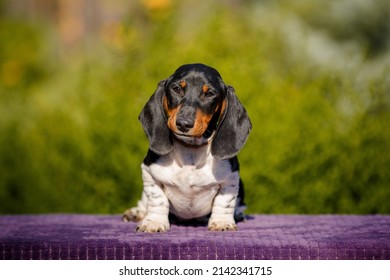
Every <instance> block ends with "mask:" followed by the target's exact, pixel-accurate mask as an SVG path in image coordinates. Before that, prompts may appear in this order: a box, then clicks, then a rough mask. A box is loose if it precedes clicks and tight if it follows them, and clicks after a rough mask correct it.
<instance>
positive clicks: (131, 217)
mask: <svg viewBox="0 0 390 280" xmlns="http://www.w3.org/2000/svg"><path fill="white" fill-rule="evenodd" d="M144 217H145V211H143V210H141V209H140V208H139V207H133V208H130V209H127V210H126V211H125V213H123V216H122V221H124V222H139V221H141V220H142V219H143V218H144Z"/></svg>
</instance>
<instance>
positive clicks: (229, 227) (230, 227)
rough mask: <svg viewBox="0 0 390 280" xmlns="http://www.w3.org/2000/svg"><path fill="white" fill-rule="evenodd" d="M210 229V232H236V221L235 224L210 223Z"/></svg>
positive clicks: (226, 222) (225, 222)
mask: <svg viewBox="0 0 390 280" xmlns="http://www.w3.org/2000/svg"><path fill="white" fill-rule="evenodd" d="M208 227H209V230H210V231H236V230H237V225H236V223H235V222H234V221H233V222H229V221H210V222H209V226H208Z"/></svg>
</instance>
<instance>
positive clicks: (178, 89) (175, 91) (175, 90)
mask: <svg viewBox="0 0 390 280" xmlns="http://www.w3.org/2000/svg"><path fill="white" fill-rule="evenodd" d="M172 91H173V92H174V93H177V94H180V93H181V91H182V88H181V87H179V86H173V87H172Z"/></svg>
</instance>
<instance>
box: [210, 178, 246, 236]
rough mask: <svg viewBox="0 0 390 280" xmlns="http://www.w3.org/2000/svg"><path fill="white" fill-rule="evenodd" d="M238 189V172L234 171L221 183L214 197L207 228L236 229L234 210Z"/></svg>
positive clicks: (219, 229)
mask: <svg viewBox="0 0 390 280" xmlns="http://www.w3.org/2000/svg"><path fill="white" fill-rule="evenodd" d="M238 189H239V176H238V172H234V173H232V174H231V176H229V178H228V179H227V180H226V181H225V182H224V183H222V184H221V187H220V189H219V191H218V193H217V195H216V197H215V198H214V202H213V208H212V211H211V216H210V219H209V223H208V228H209V230H212V231H225V230H226V231H228V230H237V225H236V222H235V221H234V210H235V207H236V200H237V195H238Z"/></svg>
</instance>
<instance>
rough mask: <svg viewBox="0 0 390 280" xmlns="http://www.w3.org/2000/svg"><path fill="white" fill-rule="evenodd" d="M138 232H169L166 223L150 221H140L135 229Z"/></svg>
mask: <svg viewBox="0 0 390 280" xmlns="http://www.w3.org/2000/svg"><path fill="white" fill-rule="evenodd" d="M136 230H137V231H138V232H150V233H154V232H166V231H167V230H169V223H168V222H160V221H152V220H143V221H141V222H140V223H139V224H138V226H137V229H136Z"/></svg>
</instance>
